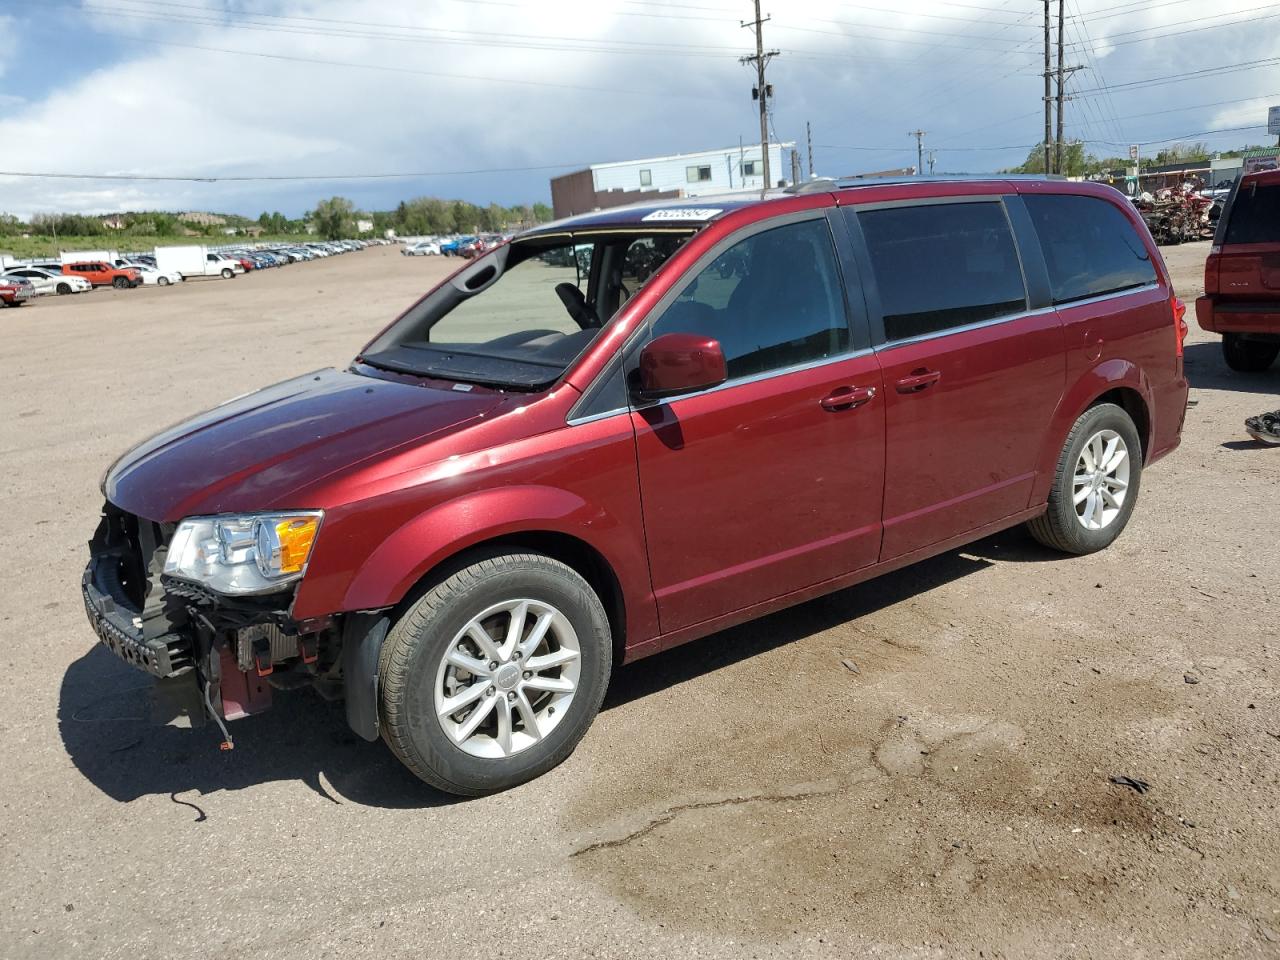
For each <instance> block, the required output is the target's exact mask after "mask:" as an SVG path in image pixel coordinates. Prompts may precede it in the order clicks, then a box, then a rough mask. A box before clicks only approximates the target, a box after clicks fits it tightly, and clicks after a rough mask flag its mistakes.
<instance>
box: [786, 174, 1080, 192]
mask: <svg viewBox="0 0 1280 960" xmlns="http://www.w3.org/2000/svg"><path fill="white" fill-rule="evenodd" d="M1066 179H1067V178H1066V177H1064V176H1063V175H1062V174H1058V173H1050V174H1044V173H939V174H925V175H919V176H917V175H912V176H903V177H865V178H864V177H841V178H839V179H835V178H832V177H818V178H817V179H815V180H805V181H804V182H802V183H793V184H792V185H791V186H789V187H787V188H786V190H784V191H783V192H784V193H793V194H794V193H830V192H833V191H836V190H851V189H854V188H856V187H878V186H884V185H889V184H905V183H926V182H927V183H948V182H964V181H966V180H1041V181H1049V180H1056V181H1061V180H1066Z"/></svg>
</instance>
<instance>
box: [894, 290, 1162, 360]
mask: <svg viewBox="0 0 1280 960" xmlns="http://www.w3.org/2000/svg"><path fill="white" fill-rule="evenodd" d="M1160 288H1161V285H1160V284H1159V283H1147V284H1143V285H1142V286H1141V287H1131V288H1129V289H1128V290H1116V291H1113V292H1111V293H1100V294H1098V295H1097V296H1095V297H1089V298H1087V299H1085V300H1070V301H1068V302H1066V303H1059V304H1056V305H1053V306H1048V307H1038V308H1036V309H1035V310H1022V311H1020V312H1018V313H1009V314H1005V315H1004V316H1002V317H992V318H991V319H990V320H979V321H977V322H975V323H966V324H965V325H964V326H962V327H948V328H947V329H945V330H938V331H936V332H934V333H922V334H920V335H919V336H918V337H908V338H906V339H905V340H891V341H888V342H886V343H883V344H881V345H880V348H879V349H880V350H881V351H882V352H883V351H886V350H893V349H894V348H895V347H901V346H906V345H908V344H913V343H923V342H925V341H928V340H937V339H938V338H940V337H948V336H951V335H952V334H953V333H967V332H968V331H970V330H981V329H983V328H985V327H994V326H996V325H997V324H1001V323H1011V322H1012V321H1014V320H1022V319H1024V318H1025V317H1037V316H1042V315H1043V314H1046V313H1054V312H1056V311H1057V310H1059V309H1061V308H1064V307H1080V306H1088V305H1089V304H1092V303H1102V302H1104V301H1107V300H1118V299H1119V298H1120V297H1128V296H1132V295H1133V294H1135V293H1145V292H1147V291H1149V290H1159V289H1160Z"/></svg>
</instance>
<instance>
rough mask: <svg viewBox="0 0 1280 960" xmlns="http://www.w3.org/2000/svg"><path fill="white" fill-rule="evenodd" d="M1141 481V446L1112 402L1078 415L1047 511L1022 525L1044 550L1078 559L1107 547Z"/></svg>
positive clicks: (1125, 415)
mask: <svg viewBox="0 0 1280 960" xmlns="http://www.w3.org/2000/svg"><path fill="white" fill-rule="evenodd" d="M1141 480H1142V442H1141V440H1140V439H1139V437H1138V430H1137V428H1136V427H1135V426H1134V425H1133V420H1132V419H1131V418H1130V416H1129V414H1128V413H1126V412H1125V411H1124V410H1123V409H1122V408H1121V407H1118V406H1116V405H1115V404H1113V403H1100V404H1098V405H1096V406H1093V407H1090V408H1089V409H1088V410H1086V411H1085V412H1084V413H1082V414H1081V415H1080V417H1079V419H1077V420H1076V422H1075V425H1074V426H1072V428H1071V432H1070V433H1068V434H1067V441H1066V443H1065V444H1064V446H1063V449H1062V455H1061V456H1060V457H1059V459H1058V466H1057V471H1056V473H1055V474H1054V479H1053V486H1052V488H1051V489H1050V490H1049V504H1048V509H1047V510H1046V511H1045V512H1044V514H1043V515H1041V516H1039V517H1036V518H1035V519H1034V520H1032V521H1030V522H1029V523H1028V524H1027V529H1028V530H1029V531H1030V532H1031V535H1032V536H1033V537H1035V538H1036V539H1037V540H1039V541H1040V542H1041V543H1043V544H1044V545H1045V546H1046V547H1052V548H1053V549H1055V550H1061V551H1063V552H1064V553H1074V554H1084V553H1094V552H1095V551H1098V550H1102V549H1105V548H1106V547H1109V546H1110V545H1111V543H1112V542H1113V541H1114V540H1115V539H1116V537H1118V536H1120V532H1121V531H1122V530H1124V528H1125V524H1127V523H1128V522H1129V517H1130V515H1132V513H1133V507H1134V504H1135V503H1136V501H1137V498H1138V487H1139V485H1140V484H1141Z"/></svg>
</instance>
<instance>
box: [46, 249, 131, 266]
mask: <svg viewBox="0 0 1280 960" xmlns="http://www.w3.org/2000/svg"><path fill="white" fill-rule="evenodd" d="M119 256H120V254H119V253H118V252H117V251H115V250H64V251H63V252H62V255H61V257H60V259H61V260H62V262H63V263H99V262H101V263H114V262H115V261H116V259H117V258H118V257H119Z"/></svg>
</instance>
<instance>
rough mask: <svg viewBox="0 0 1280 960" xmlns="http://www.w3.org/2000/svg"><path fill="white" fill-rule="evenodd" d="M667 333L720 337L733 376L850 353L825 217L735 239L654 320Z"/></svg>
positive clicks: (659, 332) (658, 330)
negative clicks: (738, 239) (742, 238)
mask: <svg viewBox="0 0 1280 960" xmlns="http://www.w3.org/2000/svg"><path fill="white" fill-rule="evenodd" d="M664 333H696V334H699V335H701V336H707V337H714V338H715V339H716V340H718V341H720V347H721V349H722V350H723V351H724V356H725V361H726V363H727V365H728V368H729V377H730V379H734V378H737V377H744V376H751V375H753V374H758V373H764V372H767V371H769V370H776V369H780V368H782V367H789V366H793V365H796V364H800V363H808V362H811V361H814V360H821V359H823V358H825V357H830V356H835V355H837V354H840V353H844V352H846V351H848V349H849V324H848V320H847V319H846V317H845V311H844V300H843V296H842V288H841V286H840V274H839V271H838V269H837V267H836V258H835V250H834V248H833V246H832V242H831V231H830V230H829V229H828V228H827V222H826V220H806V221H803V222H801V223H793V224H788V225H787V226H782V227H775V228H774V229H772V230H765V231H763V232H761V233H757V234H754V235H752V236H750V237H747V238H746V239H745V240H742V241H740V242H738V243H736V244H734V245H733V246H732V247H730V248H729V249H728V250H726V251H725V252H724V253H722V254H720V256H718V257H716V259H715V260H713V261H712V262H711V263H710V264H708V265H707V266H706V267H704V268H703V269H702V270H701V271H700V272H699V273H698V275H697V276H696V277H695V278H694V279H693V280H692V281H690V283H689V284H688V285H687V286H686V287H685V288H684V289H683V290H682V291H681V293H680V295H679V296H678V297H677V298H676V300H675V302H674V303H672V304H671V305H670V306H669V307H667V309H666V311H665V312H664V313H663V314H662V316H661V317H659V318H658V320H657V321H656V322H655V323H654V325H653V336H655V337H657V336H661V335H662V334H664Z"/></svg>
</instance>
